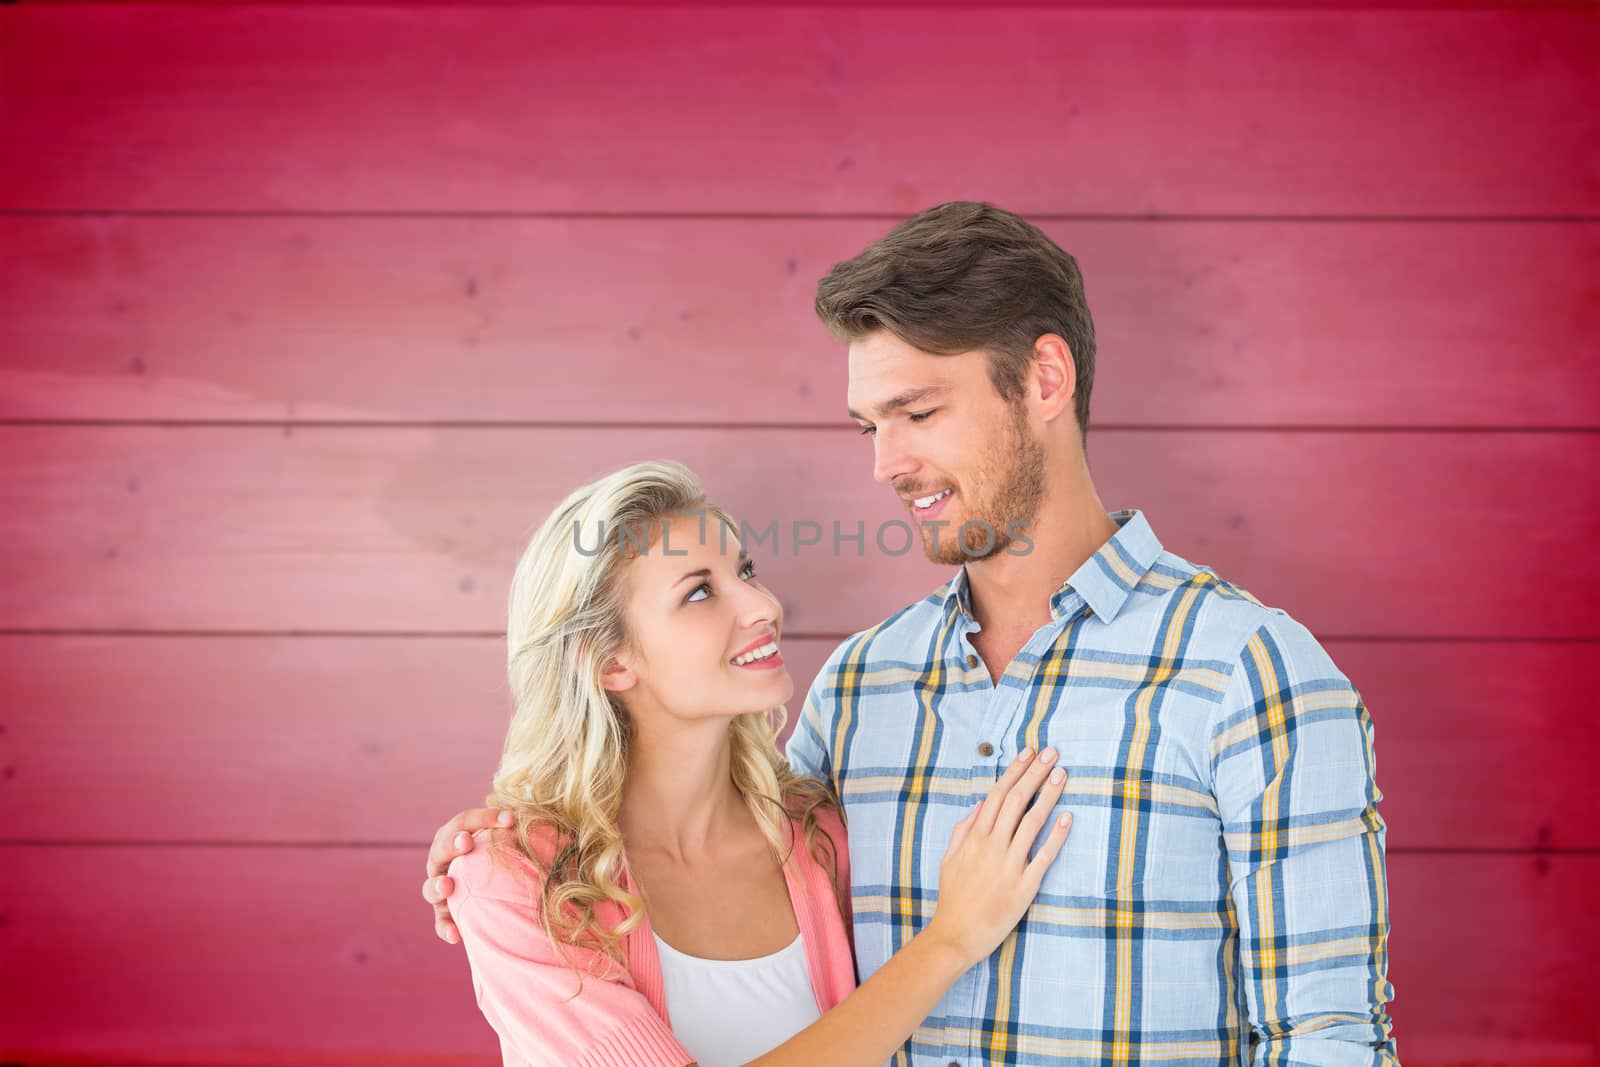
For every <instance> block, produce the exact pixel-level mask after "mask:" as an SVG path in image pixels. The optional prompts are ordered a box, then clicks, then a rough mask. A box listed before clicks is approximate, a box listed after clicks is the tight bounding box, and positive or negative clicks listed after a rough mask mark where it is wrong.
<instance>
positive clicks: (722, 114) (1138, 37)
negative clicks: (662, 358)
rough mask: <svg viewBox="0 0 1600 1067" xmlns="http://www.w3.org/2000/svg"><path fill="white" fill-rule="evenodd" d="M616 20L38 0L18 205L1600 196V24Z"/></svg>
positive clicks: (1470, 209) (4, 60)
mask: <svg viewBox="0 0 1600 1067" xmlns="http://www.w3.org/2000/svg"><path fill="white" fill-rule="evenodd" d="M623 10H624V11H625V15H623V16H622V17H619V16H618V14H617V13H615V12H611V11H607V10H606V9H604V8H587V7H586V8H576V7H572V8H563V7H533V8H525V9H522V8H519V9H508V8H504V7H491V8H482V9H476V10H474V9H472V8H456V9H445V8H433V9H421V8H372V7H367V8H339V7H331V8H327V9H315V8H310V7H304V6H294V7H259V8H257V7H193V6H175V7H159V6H153V5H152V6H149V7H142V6H141V7H106V8H99V9H92V10H91V9H74V8H68V7H33V6H31V5H21V6H18V7H15V8H12V9H11V10H7V11H6V12H4V32H3V33H0V95H3V96H4V97H5V98H6V99H7V100H8V101H15V103H12V104H8V106H7V108H6V109H5V111H4V112H3V113H0V144H4V145H5V146H6V148H7V153H6V154H7V157H8V161H9V164H10V165H8V166H7V167H6V168H5V170H4V172H3V173H0V209H9V210H17V209H27V210H52V211H54V210H66V211H73V210H113V211H115V210H139V211H169V210H176V211H362V212H365V211H429V212H506V211H518V212H599V213H608V214H609V213H615V212H618V211H619V210H621V211H624V212H629V213H643V212H689V213H698V214H703V213H726V212H739V213H786V214H792V213H807V214H814V213H824V214H829V213H839V212H854V213H860V212H872V213H886V214H890V215H902V214H909V213H911V212H914V211H917V210H920V209H922V208H925V207H928V206H930V205H931V204H935V203H938V202H940V201H943V200H950V199H991V200H994V201H995V202H997V203H1000V204H1002V205H1004V206H1006V207H1009V208H1011V209H1012V210H1015V211H1019V212H1022V213H1024V214H1033V215H1038V214H1047V213H1058V214H1074V215H1085V214H1088V215H1099V214H1117V215H1136V216H1148V215H1153V214H1159V215H1195V214H1212V215H1215V214H1220V215H1308V214H1316V215H1361V216H1414V215H1430V216H1461V215H1501V216H1508V215H1514V216H1547V217H1555V216H1571V215H1581V214H1593V213H1594V212H1595V210H1596V208H1597V207H1600V117H1597V113H1596V110H1595V109H1594V108H1593V107H1590V106H1588V104H1589V102H1592V101H1593V100H1594V99H1596V98H1597V97H1600V67H1597V65H1596V64H1595V63H1594V56H1595V54H1596V51H1597V49H1600V21H1597V20H1596V19H1595V18H1594V16H1593V12H1592V10H1587V9H1579V10H1562V9H1552V10H1478V11H1438V10H1435V11H1370V10H1369V11H1349V10H1294V11H1283V12H1274V13H1271V14H1263V13H1262V12H1260V11H1252V10H1186V11H1178V12H1173V11H1155V10H1107V9H1103V8H1096V9H1075V10H1049V9H1031V10H993V9H986V10H982V11H979V10H950V9H929V10H925V11H916V12H914V13H913V12H909V11H905V10H892V9H890V10H808V9H805V8H772V9H761V10H748V9H717V8H706V9H694V8H633V9H623ZM978 39H981V40H982V42H983V44H982V47H974V41H975V40H978ZM780 44H781V46H782V47H781V48H778V47H776V46H778V45H780ZM932 72H937V74H936V76H935V75H934V74H933V73H932ZM105 86H116V87H117V91H116V92H115V93H108V92H105V91H103V87H105ZM734 101H737V106H730V102H734ZM931 116H937V121H930V117H931ZM713 117H714V121H711V119H712V118H713Z"/></svg>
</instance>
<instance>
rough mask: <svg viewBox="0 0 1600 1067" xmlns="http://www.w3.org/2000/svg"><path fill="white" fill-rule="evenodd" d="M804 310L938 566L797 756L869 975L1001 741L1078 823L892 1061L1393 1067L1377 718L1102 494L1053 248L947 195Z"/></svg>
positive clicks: (1330, 674)
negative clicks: (1062, 771) (840, 845)
mask: <svg viewBox="0 0 1600 1067" xmlns="http://www.w3.org/2000/svg"><path fill="white" fill-rule="evenodd" d="M817 313H818V315H819V317H820V318H821V319H822V320H823V322H824V323H825V324H826V325H827V326H828V327H829V329H830V330H831V331H832V332H833V333H834V334H835V335H836V336H837V337H839V338H840V339H841V340H843V341H845V342H846V343H848V345H849V353H850V355H849V364H850V381H849V392H848V398H847V399H848V406H849V411H850V416H851V417H852V418H853V419H854V420H855V421H856V422H857V424H858V425H859V426H860V427H861V429H862V432H863V433H866V434H870V435H871V436H872V438H873V445H874V454H875V462H874V470H873V475H874V477H875V478H876V479H877V480H878V481H880V482H883V483H884V484H886V485H888V486H889V487H890V488H892V489H893V490H894V492H896V493H897V494H898V495H899V496H900V497H901V498H902V500H904V501H905V506H906V507H907V509H908V511H909V512H910V514H911V516H912V517H913V519H914V520H915V521H917V522H918V523H919V524H920V525H919V529H920V531H921V535H922V539H923V547H924V550H925V551H926V553H927V555H928V556H929V558H930V559H933V560H934V561H936V562H940V563H946V564H950V565H961V569H960V570H959V571H958V572H957V573H956V574H955V576H954V577H953V578H952V579H951V580H950V581H949V582H947V583H946V584H945V585H943V586H941V587H940V588H939V589H938V590H936V591H935V592H934V593H933V594H931V595H930V596H928V597H927V598H925V599H924V600H922V601H919V602H918V603H915V604H912V605H910V606H909V607H907V608H905V609H904V610H902V611H900V612H898V613H897V614H895V615H894V616H892V617H890V618H889V619H887V620H885V621H884V622H882V623H880V624H878V625H877V626H874V627H872V628H871V629H868V630H864V631H862V632H860V633H858V634H856V635H854V636H852V637H851V638H850V639H849V640H847V641H845V642H844V643H843V644H841V645H840V646H839V647H838V648H837V649H836V650H835V651H834V653H833V654H832V656H830V657H829V659H828V661H827V663H826V664H825V665H824V666H823V669H822V671H821V673H820V674H819V675H818V677H817V679H816V681H815V683H814V684H813V685H812V687H811V689H810V692H809V693H808V695H807V697H806V701H805V705H804V710H803V713H802V715H801V717H800V719H799V721H798V722H797V723H796V724H795V730H794V734H793V736H792V738H791V740H790V742H789V748H788V756H789V759H790V762H791V763H792V764H793V765H794V766H795V769H796V770H798V771H801V772H802V773H810V774H814V775H816V776H817V777H820V778H822V779H824V780H826V781H828V782H830V783H831V784H832V786H833V788H834V790H835V791H836V792H837V793H838V795H839V797H840V799H841V801H842V803H843V805H844V810H845V814H846V817H847V821H848V825H849V838H850V860H851V890H852V895H853V899H854V922H855V948H856V960H857V967H858V970H859V973H860V976H861V978H862V980H865V979H866V978H867V976H869V975H871V974H872V973H873V972H874V971H875V970H876V969H877V968H878V967H880V966H881V965H882V964H883V963H884V962H885V961H886V960H887V959H888V958H889V957H890V956H891V955H892V954H893V953H894V952H895V951H896V950H897V949H898V948H899V947H900V946H901V945H903V944H905V942H906V941H907V940H909V939H910V937H911V936H912V935H913V934H915V933H916V931H917V930H919V929H921V928H922V926H923V925H925V924H926V922H927V921H928V919H929V917H930V916H931V914H932V911H933V908H934V906H935V904H936V898H937V887H938V884H939V864H940V859H941V854H942V849H943V847H944V845H945V843H946V842H947V841H948V840H949V837H950V831H951V829H952V827H953V826H954V824H955V823H956V822H957V821H958V820H959V818H960V817H961V815H962V814H964V813H965V811H966V809H967V806H968V805H969V804H970V802H971V798H972V797H973V796H975V795H981V794H982V792H983V791H985V790H986V789H987V788H988V786H989V784H990V783H992V782H993V781H994V780H995V779H996V778H997V777H998V776H999V775H1000V774H1001V773H1002V771H1003V770H1004V768H1005V767H1006V766H1007V765H1008V764H1009V763H1010V761H1011V760H1012V759H1013V758H1014V757H1015V756H1016V754H1017V752H1018V750H1020V749H1022V748H1024V747H1026V748H1031V749H1032V750H1033V751H1036V752H1037V751H1039V750H1041V749H1042V748H1045V747H1047V746H1054V747H1055V748H1056V749H1058V750H1059V751H1060V752H1061V753H1062V759H1063V761H1064V763H1065V765H1066V766H1067V767H1068V770H1069V778H1068V783H1069V784H1068V786H1067V793H1066V795H1065V796H1064V797H1063V799H1062V803H1063V805H1065V806H1067V807H1069V808H1070V809H1071V810H1072V811H1073V813H1074V814H1075V816H1076V818H1075V822H1074V828H1073V833H1072V836H1071V838H1069V840H1068V843H1067V846H1066V848H1065V849H1064V851H1063V854H1062V855H1061V856H1060V857H1059V858H1058V859H1057V860H1056V862H1055V863H1054V864H1053V865H1052V866H1051V868H1050V870H1049V872H1048V873H1047V874H1046V876H1045V882H1044V885H1043V887H1042V890H1041V892H1040V895H1039V897H1038V899H1037V901H1036V902H1035V904H1034V906H1033V907H1032V908H1031V909H1030V911H1029V913H1028V915H1027V917H1026V918H1025V919H1024V920H1023V921H1022V922H1021V923H1020V924H1019V925H1018V927H1017V928H1016V930H1015V931H1014V932H1013V933H1012V934H1011V935H1010V936H1009V937H1008V938H1007V940H1006V942H1005V943H1004V944H1003V945H1002V946H1001V947H1000V949H999V950H998V951H996V952H995V953H994V954H993V955H992V956H990V957H989V959H988V960H986V961H985V962H984V963H983V964H981V965H979V966H978V967H976V968H974V969H972V970H971V971H969V972H968V973H967V975H966V976H965V977H964V978H963V979H962V980H961V981H960V982H959V983H958V984H957V985H956V986H955V987H954V989H952V990H951V992H950V993H949V995H948V996H946V997H945V998H944V1000H943V1001H942V1002H941V1003H940V1005H939V1008H938V1010H937V1012H936V1013H935V1014H934V1015H932V1016H930V1017H929V1018H928V1019H927V1020H925V1022H924V1024H923V1026H922V1027H921V1028H919V1029H918V1030H917V1032H916V1033H915V1034H914V1035H913V1036H912V1038H911V1040H910V1041H909V1042H907V1044H906V1045H905V1047H904V1048H903V1049H902V1050H901V1052H900V1053H899V1054H898V1056H897V1062H899V1063H903V1064H911V1065H915V1067H946V1065H949V1067H955V1065H961V1067H969V1065H976V1064H991V1063H1005V1064H1066V1063H1085V1064H1088V1063H1133V1062H1160V1063H1163V1064H1179V1063H1196V1064H1199V1063H1209V1064H1226V1063H1241V1062H1254V1063H1261V1064H1265V1063H1306V1064H1358V1063H1359V1064H1372V1063H1380V1064H1381V1063H1391V1064H1392V1063H1396V1062H1397V1060H1396V1059H1395V1046H1394V1042H1393V1040H1392V1038H1391V1037H1390V1022H1389V1017H1388V1013H1387V1010H1386V1007H1385V1005H1386V1003H1387V1002H1388V1000H1389V999H1390V998H1391V997H1392V992H1393V991H1392V987H1391V986H1390V984H1389V983H1388V981H1387V978H1386V974H1385V971H1386V965H1387V954H1386V943H1387V935H1388V898H1387V888H1386V878H1385V872H1384V837H1385V829H1384V823H1383V820H1382V819H1381V818H1380V816H1379V815H1378V811H1377V804H1378V801H1379V799H1380V796H1381V795H1380V793H1379V792H1378V789H1377V786H1376V784H1375V782H1374V772H1373V767H1374V762H1373V750H1372V723H1371V720H1370V718H1369V716H1368V714H1367V711H1366V709H1365V707H1364V706H1363V704H1362V702H1361V699H1360V697H1359V695H1358V694H1357V693H1356V691H1355V690H1354V689H1353V688H1352V687H1351V685H1350V682H1349V681H1348V680H1347V679H1346V678H1345V677H1344V676H1343V674H1341V673H1340V671H1339V670H1338V668H1336V667H1335V666H1334V664H1333V663H1332V661H1331V660H1330V659H1329V658H1328V656H1327V654H1326V653H1325V652H1324V651H1323V649H1322V648H1321V647H1320V646H1319V645H1318V644H1317V642H1316V641H1315V640H1314V639H1313V638H1312V636H1311V635H1310V633H1309V632H1307V631H1306V629H1305V628H1304V627H1303V626H1301V625H1300V624H1299V623H1297V622H1295V621H1294V620H1293V619H1292V618H1290V617H1289V616H1288V615H1287V614H1285V613H1284V612H1282V611H1280V610H1277V609H1274V608H1269V607H1266V606H1263V605H1262V604H1261V603H1260V602H1259V601H1257V600H1256V599H1255V598H1253V597H1252V596H1250V595H1249V594H1248V593H1246V592H1244V591H1243V590H1242V589H1239V588H1238V587H1236V586H1234V585H1231V584H1229V583H1228V582H1225V581H1223V580H1221V579H1220V578H1218V577H1217V576H1216V575H1215V574H1214V573H1212V572H1211V571H1209V570H1206V569H1204V568H1200V567H1197V566H1195V565H1194V564H1191V563H1189V562H1187V561H1186V560H1183V559H1181V558H1179V557H1178V556H1175V555H1173V554H1171V553H1169V552H1166V551H1164V550H1163V549H1162V546H1161V543H1160V541H1159V540H1158V539H1157V537H1156V535H1155V532H1154V531H1153V529H1152V528H1151V525H1150V523H1149V522H1148V521H1147V520H1146V519H1145V517H1144V515H1143V514H1142V513H1141V512H1139V511H1122V512H1116V513H1113V514H1108V513H1107V512H1106V510H1105V508H1104V507H1103V506H1102V505H1101V502H1100V499H1099V496H1098V494H1097V492H1096V490H1095V486H1094V483H1093V480H1092V479H1091V477H1090V474H1089V468H1088V463H1087V460H1086V456H1085V439H1086V434H1087V429H1088V424H1089V395H1090V390H1091V385H1092V383H1093V373H1094V327H1093V323H1092V320H1091V318H1090V315H1089V309H1088V305H1087V303H1086V302H1085V299H1084V294H1083V283H1082V278H1081V275H1080V274H1079V271H1078V267H1077V264H1076V262H1074V260H1073V258H1072V257H1071V256H1070V255H1068V254H1067V253H1066V252H1064V251H1062V250H1061V249H1060V248H1058V247H1057V246H1056V245H1055V244H1054V243H1052V242H1051V241H1050V240H1049V239H1048V238H1046V237H1045V236H1044V235H1043V234H1042V233H1040V232H1039V231H1038V230H1037V229H1036V228H1034V227H1033V226H1031V225H1030V224H1028V223H1027V222H1025V221H1024V220H1022V219H1020V218H1018V217H1017V216H1015V215H1012V214H1010V213H1008V212H1004V211H1001V210H998V209H996V208H993V207H991V206H989V205H985V204H973V203H953V204H945V205H942V206H940V207H937V208H934V209H932V210H930V211H927V212H924V213H923V214H921V215H918V216H915V217H914V218H911V219H909V220H907V221H906V222H904V223H902V224H900V225H899V226H897V227H896V228H895V229H894V230H893V231H891V232H890V233H889V234H888V235H887V236H885V237H884V238H882V239H881V240H880V241H878V242H876V243H875V244H873V245H872V246H871V247H869V248H867V249H866V250H865V251H864V252H862V253H861V255H859V256H857V257H856V258H855V259H852V260H849V261H847V262H844V263H841V264H839V265H837V266H836V267H835V268H834V269H833V270H832V271H831V272H830V273H829V274H828V275H827V277H825V278H824V279H823V280H822V281H821V283H820V284H819V286H818V289H817ZM493 814H494V813H493V812H489V811H478V812H466V813H463V814H462V815H461V816H458V817H457V818H456V819H455V820H452V821H451V823H449V824H447V825H446V826H445V827H444V828H443V829H441V831H440V833H439V836H438V837H437V838H436V839H435V845H434V849H433V852H432V853H431V854H430V857H429V876H430V877H429V881H428V882H427V883H426V884H425V888H424V892H425V894H426V895H428V897H429V899H430V900H433V901H435V903H436V905H437V907H436V910H437V911H439V917H440V921H441V922H447V915H446V914H445V913H444V912H443V910H442V905H438V901H439V900H440V899H441V898H440V891H441V889H443V890H445V891H448V884H447V883H448V880H447V879H439V878H437V877H436V876H437V875H439V874H440V873H441V872H442V871H443V870H444V867H445V865H447V864H448V862H449V859H450V857H451V856H453V855H454V854H455V851H456V847H455V842H456V841H458V840H459V836H460V835H459V834H458V833H457V831H460V830H464V829H472V828H476V827H478V826H482V825H487V824H488V820H489V819H490V818H491V817H492V816H493ZM441 883H444V884H442V885H441ZM451 935H452V931H450V930H449V929H448V928H445V929H442V930H441V936H445V937H446V939H447V940H448V939H453V938H452V936H451Z"/></svg>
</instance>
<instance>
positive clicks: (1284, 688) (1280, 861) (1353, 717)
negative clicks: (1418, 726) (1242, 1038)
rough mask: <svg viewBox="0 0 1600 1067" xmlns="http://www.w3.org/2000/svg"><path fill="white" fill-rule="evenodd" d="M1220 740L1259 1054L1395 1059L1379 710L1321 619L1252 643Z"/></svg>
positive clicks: (1233, 888) (1280, 619)
mask: <svg viewBox="0 0 1600 1067" xmlns="http://www.w3.org/2000/svg"><path fill="white" fill-rule="evenodd" d="M1220 714H1221V715H1222V719H1221V721H1220V722H1218V723H1215V724H1214V729H1213V732H1212V737H1211V767H1212V775H1213V786H1214V788H1215V791H1216V796H1217V803H1218V808H1219V810H1220V813H1221V817H1222V824H1223V838H1224V843H1225V845H1226V848H1227V853H1228V867H1229V883H1230V900H1231V903H1232V906H1233V909H1234V911H1235V913H1236V918H1237V921H1238V924H1239V963H1240V977H1241V980H1242V981H1243V983H1244V986H1245V990H1246V995H1247V1006H1248V1011H1249V1016H1250V1026H1251V1028H1252V1030H1253V1031H1254V1036H1255V1056H1254V1061H1253V1062H1254V1063H1255V1064H1257V1065H1261V1064H1268V1063H1272V1064H1323V1065H1332V1067H1337V1065H1344V1064H1351V1065H1354V1064H1363V1065H1373V1064H1378V1065H1386V1064H1387V1065H1396V1067H1397V1065H1398V1063H1399V1061H1398V1059H1397V1058H1396V1053H1395V1045H1394V1041H1393V1039H1392V1037H1391V1036H1390V1031H1391V1022H1390V1019H1389V1014H1388V1011H1387V1009H1386V1004H1387V1003H1388V1001H1389V1000H1391V999H1392V998H1393V995H1394V989H1393V987H1392V986H1391V985H1390V984H1389V982H1388V979H1387V976H1386V971H1387V963H1388V949H1387V944H1388V935H1389V907H1388V904H1389V898H1388V885H1387V879H1386V876H1385V873H1384V836H1385V826H1384V822H1383V819H1382V818H1381V817H1380V816H1379V814H1378V801H1379V800H1381V799H1382V794H1381V793H1380V792H1379V791H1378V787H1377V782H1376V777H1375V768H1376V764H1375V758H1374V754H1373V729H1372V719H1371V717H1370V716H1369V715H1368V714H1367V709H1366V707H1365V706H1364V705H1363V704H1362V701H1361V697H1360V695H1359V694H1358V693H1357V692H1356V690H1355V689H1354V687H1352V686H1351V684H1350V681H1349V680H1348V679H1347V678H1346V677H1345V676H1344V675H1343V674H1342V673H1341V672H1340V671H1339V669H1338V668H1337V667H1335V666H1334V664H1333V661H1332V660H1331V659H1330V658H1329V657H1328V654H1327V653H1326V652H1325V651H1324V650H1323V648H1322V646H1320V645H1319V644H1317V642H1316V639H1315V638H1313V637H1312V636H1311V634H1310V632H1309V631H1307V630H1306V628H1305V627H1304V626H1302V625H1300V624H1299V623H1297V622H1295V621H1294V620H1293V619H1291V618H1289V616H1287V615H1285V614H1284V613H1282V612H1275V613H1274V614H1273V615H1272V616H1271V617H1270V618H1269V619H1268V621H1267V622H1265V623H1264V624H1262V625H1261V626H1259V627H1258V628H1257V629H1256V630H1255V631H1254V632H1253V633H1252V634H1251V635H1250V637H1249V640H1248V641H1247V642H1246V643H1245V647H1244V649H1243V650H1242V651H1241V652H1240V654H1239V658H1238V661H1237V662H1236V664H1235V665H1234V673H1233V677H1232V679H1231V681H1230V684H1229V688H1228V692H1227V695H1226V697H1225V698H1224V701H1223V704H1222V706H1221V709H1220Z"/></svg>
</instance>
